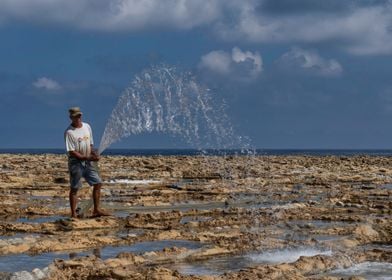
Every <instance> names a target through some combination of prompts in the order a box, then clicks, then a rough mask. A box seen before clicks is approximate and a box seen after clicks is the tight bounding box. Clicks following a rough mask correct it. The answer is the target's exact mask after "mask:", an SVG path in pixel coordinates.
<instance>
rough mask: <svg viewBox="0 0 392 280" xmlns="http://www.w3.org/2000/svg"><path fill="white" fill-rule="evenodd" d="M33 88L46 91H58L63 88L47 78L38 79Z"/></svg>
mask: <svg viewBox="0 0 392 280" xmlns="http://www.w3.org/2000/svg"><path fill="white" fill-rule="evenodd" d="M33 86H34V87H35V88H39V89H45V90H48V91H56V90H60V89H61V88H62V87H61V86H60V84H59V83H58V82H56V81H55V80H52V79H49V78H46V77H42V78H39V79H37V80H36V81H35V82H33Z"/></svg>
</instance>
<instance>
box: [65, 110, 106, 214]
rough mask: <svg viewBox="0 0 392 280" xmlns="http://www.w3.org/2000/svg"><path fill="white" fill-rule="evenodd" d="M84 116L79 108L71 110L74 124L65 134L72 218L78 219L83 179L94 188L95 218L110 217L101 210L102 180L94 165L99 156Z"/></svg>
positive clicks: (70, 113)
mask: <svg viewBox="0 0 392 280" xmlns="http://www.w3.org/2000/svg"><path fill="white" fill-rule="evenodd" d="M82 115H83V113H82V112H81V111H80V108H79V107H72V108H70V109H69V117H70V119H71V121H72V122H71V125H70V126H69V127H68V128H67V129H66V130H65V133H64V138H65V146H66V149H67V152H68V169H69V174H70V183H71V189H70V191H69V204H70V207H71V217H72V218H77V213H76V204H77V199H78V197H77V192H78V190H79V188H80V187H81V186H82V180H81V179H82V177H83V178H84V179H85V180H86V181H87V183H88V184H89V185H90V186H93V200H94V211H93V217H100V216H108V214H107V213H106V212H104V211H102V210H101V209H100V198H101V186H102V180H101V178H100V176H99V174H98V171H97V170H96V168H95V166H96V164H93V162H97V161H98V160H99V156H98V154H97V153H96V152H95V151H94V149H93V144H94V142H93V133H92V131H91V127H90V125H89V124H87V123H84V122H82Z"/></svg>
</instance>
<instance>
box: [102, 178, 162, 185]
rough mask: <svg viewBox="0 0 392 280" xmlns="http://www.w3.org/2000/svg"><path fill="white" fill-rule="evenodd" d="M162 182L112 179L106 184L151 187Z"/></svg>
mask: <svg viewBox="0 0 392 280" xmlns="http://www.w3.org/2000/svg"><path fill="white" fill-rule="evenodd" d="M161 182H162V181H159V180H131V179H111V180H109V181H105V182H104V183H106V184H125V185H149V184H159V183H161Z"/></svg>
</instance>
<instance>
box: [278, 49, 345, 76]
mask: <svg viewBox="0 0 392 280" xmlns="http://www.w3.org/2000/svg"><path fill="white" fill-rule="evenodd" d="M278 63H279V64H280V65H282V66H283V67H287V68H290V69H292V68H296V67H300V68H302V69H304V70H305V71H307V72H308V73H310V74H314V75H319V76H339V75H340V74H342V72H343V67H342V66H341V65H340V63H339V62H338V61H337V60H335V59H325V58H323V57H321V56H320V55H319V54H318V53H317V52H316V51H312V50H304V49H301V48H292V49H291V50H290V51H289V52H287V53H285V54H283V55H282V56H281V58H280V59H279V61H278Z"/></svg>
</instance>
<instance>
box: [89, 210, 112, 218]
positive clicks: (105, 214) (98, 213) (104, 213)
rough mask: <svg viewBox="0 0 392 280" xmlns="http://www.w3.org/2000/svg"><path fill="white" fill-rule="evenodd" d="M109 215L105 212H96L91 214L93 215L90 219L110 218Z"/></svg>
mask: <svg viewBox="0 0 392 280" xmlns="http://www.w3.org/2000/svg"><path fill="white" fill-rule="evenodd" d="M111 215H112V214H110V213H108V212H105V211H103V210H96V211H94V212H93V215H92V216H91V217H92V218H96V217H103V216H111Z"/></svg>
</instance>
